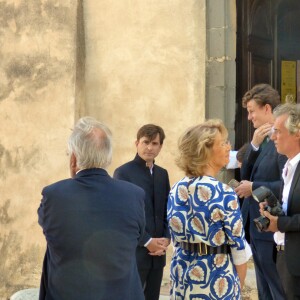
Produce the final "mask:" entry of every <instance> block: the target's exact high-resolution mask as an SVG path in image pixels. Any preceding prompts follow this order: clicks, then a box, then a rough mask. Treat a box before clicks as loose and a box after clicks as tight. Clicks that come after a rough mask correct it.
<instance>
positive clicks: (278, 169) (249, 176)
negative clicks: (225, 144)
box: [241, 140, 287, 241]
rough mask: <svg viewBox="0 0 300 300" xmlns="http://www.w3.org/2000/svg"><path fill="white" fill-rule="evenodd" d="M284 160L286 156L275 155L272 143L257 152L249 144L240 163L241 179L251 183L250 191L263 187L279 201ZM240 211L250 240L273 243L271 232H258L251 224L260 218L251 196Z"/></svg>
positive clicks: (257, 206) (256, 204)
mask: <svg viewBox="0 0 300 300" xmlns="http://www.w3.org/2000/svg"><path fill="white" fill-rule="evenodd" d="M286 160H287V158H286V156H284V155H280V154H278V153H277V151H276V148H275V145H274V142H273V141H271V140H270V141H269V142H268V143H267V144H266V145H265V147H264V148H263V149H259V150H258V151H254V150H253V149H252V146H251V144H250V145H249V147H248V149H247V151H246V155H245V158H244V160H243V163H242V167H241V179H242V180H249V181H252V182H253V185H252V191H254V190H255V189H257V188H259V187H260V186H262V185H263V186H265V187H267V188H269V189H270V190H271V191H272V192H273V194H274V195H275V196H276V197H277V199H279V194H280V186H281V178H282V177H281V174H282V169H283V167H284V164H285V162H286ZM241 210H242V216H243V222H244V226H245V227H246V223H247V221H249V233H250V237H251V239H253V238H255V239H263V240H269V241H274V239H273V233H272V232H259V231H258V230H257V228H256V226H255V224H254V222H253V219H254V218H258V217H260V213H259V204H258V203H257V202H256V201H255V200H254V199H253V197H252V196H251V197H248V198H246V199H245V200H244V202H243V206H242V209H241ZM247 229H248V228H246V230H247Z"/></svg>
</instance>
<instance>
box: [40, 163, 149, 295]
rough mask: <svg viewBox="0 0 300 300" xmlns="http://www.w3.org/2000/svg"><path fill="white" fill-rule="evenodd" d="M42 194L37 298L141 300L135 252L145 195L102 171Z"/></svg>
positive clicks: (87, 172)
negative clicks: (41, 256) (43, 252)
mask: <svg viewBox="0 0 300 300" xmlns="http://www.w3.org/2000/svg"><path fill="white" fill-rule="evenodd" d="M42 195H43V199H42V201H41V205H40V207H39V209H38V216H39V224H40V225H41V226H42V228H43V232H44V235H45V237H46V240H47V251H46V255H45V259H44V265H43V274H42V280H41V288H40V299H47V300H64V299H66V300H70V299H72V300H101V299H103V300H107V299H118V300H124V299H126V300H133V299H134V300H142V299H144V294H143V290H142V286H141V281H140V278H139V274H138V270H137V265H136V259H135V251H136V247H137V245H138V243H139V241H140V240H141V237H142V236H143V235H144V227H145V214H144V197H145V192H144V191H143V190H142V189H141V188H139V187H137V186H135V185H133V184H130V183H127V182H124V181H119V180H114V179H112V178H111V177H110V176H109V175H108V174H107V172H106V171H105V170H103V169H86V170H83V171H80V172H79V173H78V174H77V175H76V177H75V178H74V179H66V180H62V181H59V182H57V183H54V184H52V185H50V186H47V187H45V188H44V189H43V191H42Z"/></svg>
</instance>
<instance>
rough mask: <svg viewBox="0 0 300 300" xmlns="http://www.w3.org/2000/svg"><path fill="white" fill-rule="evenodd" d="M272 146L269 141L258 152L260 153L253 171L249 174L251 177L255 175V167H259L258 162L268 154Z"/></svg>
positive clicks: (272, 143) (271, 142)
mask: <svg viewBox="0 0 300 300" xmlns="http://www.w3.org/2000/svg"><path fill="white" fill-rule="evenodd" d="M273 146H274V142H273V141H269V142H268V143H267V144H266V145H265V147H264V148H263V149H262V150H258V151H260V153H259V155H258V157H257V159H256V161H255V163H254V166H253V170H252V172H251V177H252V175H253V174H255V171H256V169H257V167H258V166H259V164H260V161H261V160H262V159H263V158H264V157H265V156H266V155H267V154H268V152H269V151H270V150H271V148H272V147H273Z"/></svg>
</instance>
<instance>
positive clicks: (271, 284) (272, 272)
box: [251, 239, 286, 300]
mask: <svg viewBox="0 0 300 300" xmlns="http://www.w3.org/2000/svg"><path fill="white" fill-rule="evenodd" d="M251 249H252V255H253V260H254V266H255V274H256V283H257V290H258V298H259V300H285V299H286V298H285V295H284V290H283V287H282V284H281V281H280V277H279V275H278V274H277V269H276V263H275V260H274V243H273V242H272V241H266V240H259V239H251Z"/></svg>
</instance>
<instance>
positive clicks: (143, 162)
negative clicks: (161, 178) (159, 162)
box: [134, 154, 155, 169]
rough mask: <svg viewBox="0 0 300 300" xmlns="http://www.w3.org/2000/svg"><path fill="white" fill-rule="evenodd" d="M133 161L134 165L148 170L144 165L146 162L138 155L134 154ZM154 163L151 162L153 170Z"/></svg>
mask: <svg viewBox="0 0 300 300" xmlns="http://www.w3.org/2000/svg"><path fill="white" fill-rule="evenodd" d="M134 161H135V162H136V163H138V164H139V165H141V166H143V167H145V168H147V169H149V167H148V166H147V164H146V161H145V160H143V159H142V158H141V157H140V156H139V155H138V154H136V156H135V158H134ZM154 163H155V161H153V168H154V166H155V165H154Z"/></svg>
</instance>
